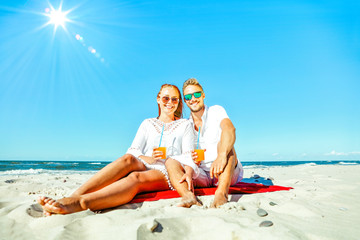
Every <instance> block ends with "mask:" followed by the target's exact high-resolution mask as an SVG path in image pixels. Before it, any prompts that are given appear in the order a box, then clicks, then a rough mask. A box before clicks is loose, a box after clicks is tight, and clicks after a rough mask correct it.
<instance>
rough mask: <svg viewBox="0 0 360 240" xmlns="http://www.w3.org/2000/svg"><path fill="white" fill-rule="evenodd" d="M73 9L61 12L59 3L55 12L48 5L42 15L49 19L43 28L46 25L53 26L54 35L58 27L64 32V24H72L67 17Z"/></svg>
mask: <svg viewBox="0 0 360 240" xmlns="http://www.w3.org/2000/svg"><path fill="white" fill-rule="evenodd" d="M72 10H73V9H70V10H66V11H63V9H62V2H61V3H60V6H59V8H58V9H57V10H56V9H55V8H54V7H53V6H52V5H51V4H50V3H49V7H48V8H46V9H45V13H44V14H43V15H45V16H47V17H49V21H48V22H47V23H46V24H45V25H44V26H43V27H45V26H47V25H51V24H53V25H54V35H55V33H56V30H57V28H58V27H59V26H60V27H62V28H63V29H64V30H65V31H66V25H65V23H66V22H72V21H71V20H70V19H69V18H68V17H67V15H68V14H69V13H70V12H71V11H72Z"/></svg>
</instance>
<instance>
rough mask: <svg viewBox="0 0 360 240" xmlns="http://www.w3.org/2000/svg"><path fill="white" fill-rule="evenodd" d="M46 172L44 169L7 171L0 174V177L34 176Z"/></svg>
mask: <svg viewBox="0 0 360 240" xmlns="http://www.w3.org/2000/svg"><path fill="white" fill-rule="evenodd" d="M45 171H46V170H44V169H32V168H30V169H27V170H8V171H3V172H0V176H1V175H34V174H40V173H44V172H45Z"/></svg>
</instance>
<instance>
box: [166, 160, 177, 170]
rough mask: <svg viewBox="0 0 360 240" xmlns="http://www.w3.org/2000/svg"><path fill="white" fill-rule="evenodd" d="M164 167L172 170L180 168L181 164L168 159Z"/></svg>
mask: <svg viewBox="0 0 360 240" xmlns="http://www.w3.org/2000/svg"><path fill="white" fill-rule="evenodd" d="M165 166H166V169H172V168H178V167H180V166H181V164H180V163H179V162H178V161H177V160H175V159H172V158H168V159H166V162H165Z"/></svg>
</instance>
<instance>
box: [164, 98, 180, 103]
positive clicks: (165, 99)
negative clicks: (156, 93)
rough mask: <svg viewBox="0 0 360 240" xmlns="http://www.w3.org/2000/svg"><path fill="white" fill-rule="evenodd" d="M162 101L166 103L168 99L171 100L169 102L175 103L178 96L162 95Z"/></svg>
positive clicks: (177, 100)
mask: <svg viewBox="0 0 360 240" xmlns="http://www.w3.org/2000/svg"><path fill="white" fill-rule="evenodd" d="M161 100H162V102H163V103H168V102H169V101H170V100H171V103H173V104H177V103H178V102H179V98H176V97H172V98H170V97H168V96H164V97H162V98H161Z"/></svg>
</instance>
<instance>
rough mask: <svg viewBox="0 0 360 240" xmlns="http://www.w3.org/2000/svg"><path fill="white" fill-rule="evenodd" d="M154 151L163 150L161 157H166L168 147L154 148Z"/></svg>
mask: <svg viewBox="0 0 360 240" xmlns="http://www.w3.org/2000/svg"><path fill="white" fill-rule="evenodd" d="M154 151H161V152H162V153H163V154H162V155H161V159H166V147H158V148H154Z"/></svg>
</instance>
